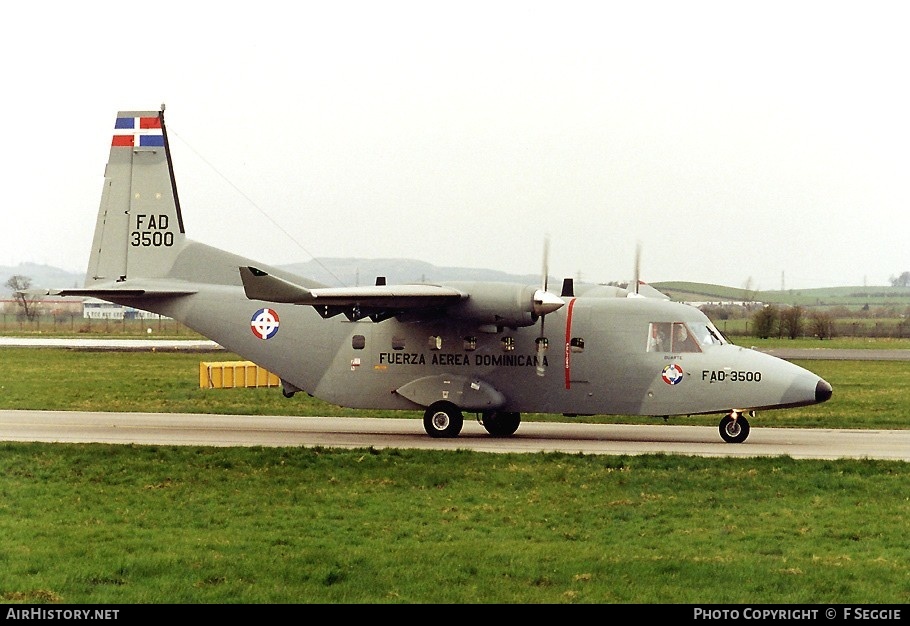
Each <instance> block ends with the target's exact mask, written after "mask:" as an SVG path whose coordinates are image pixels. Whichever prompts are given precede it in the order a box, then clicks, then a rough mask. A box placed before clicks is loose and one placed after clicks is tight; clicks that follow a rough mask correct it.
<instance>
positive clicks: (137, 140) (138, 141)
mask: <svg viewBox="0 0 910 626" xmlns="http://www.w3.org/2000/svg"><path fill="white" fill-rule="evenodd" d="M111 145H112V146H126V147H130V148H136V147H139V148H146V147H147V148H155V147H163V146H164V131H163V130H162V128H161V118H159V117H118V118H117V121H116V122H115V123H114V139H113V140H112V141H111Z"/></svg>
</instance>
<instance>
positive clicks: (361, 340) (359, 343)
mask: <svg viewBox="0 0 910 626" xmlns="http://www.w3.org/2000/svg"><path fill="white" fill-rule="evenodd" d="M366 345H367V338H366V337H364V336H363V335H354V336H353V337H351V347H352V348H354V349H355V350H363V349H364V348H365V347H366Z"/></svg>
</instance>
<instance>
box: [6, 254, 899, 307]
mask: <svg viewBox="0 0 910 626" xmlns="http://www.w3.org/2000/svg"><path fill="white" fill-rule="evenodd" d="M281 267H282V269H285V270H288V271H290V272H293V273H295V274H298V275H300V276H304V277H306V278H311V279H313V280H317V281H319V282H321V283H323V284H325V285H328V286H330V287H338V286H358V285H373V284H375V282H376V277H377V276H385V278H386V281H387V282H388V283H389V284H396V283H398V284H401V283H415V282H442V281H451V280H479V281H481V280H482V281H493V282H517V283H524V284H528V285H536V284H538V283H539V282H540V276H537V275H533V274H523V275H519V274H507V273H505V272H500V271H498V270H490V269H477V268H470V267H440V266H437V265H432V264H430V263H426V262H423V261H417V260H414V259H356V258H329V257H327V258H320V259H312V260H310V261H307V262H305V263H293V264H289V265H282V266H281ZM16 274H18V275H21V276H27V277H28V278H30V279H31V281H32V286H33V287H37V288H48V289H51V288H63V287H81V286H82V283H83V280H84V277H85V274H84V272H83V271H67V270H63V269H60V268H57V267H51V266H49V265H40V264H37V263H20V264H19V265H16V266H0V298H2V299H8V298H10V297H11V296H12V293H11V292H10V290H9V289H7V287H6V281H7V280H9V278H10V277H11V276H13V275H16ZM650 284H651V286H652V287H654V288H655V289H658V290H659V291H661V292H663V293H665V294H666V295H668V296H670V298H671V299H673V300H677V301H681V302H764V303H773V304H793V305H801V306H849V307H857V306H866V305H869V306H882V305H900V306H904V305H906V306H910V287H884V286H882V287H826V288H820V289H790V290H786V291H757V290H752V291H749V290H746V289H740V288H736V287H725V286H723V285H712V284H705V283H692V282H685V281H664V282H656V283H650ZM549 285H550V288H551V290H558V289H559V287H560V285H562V278H561V277H560V278H556V277H553V276H551V277H550V279H549Z"/></svg>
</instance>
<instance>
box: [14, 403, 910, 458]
mask: <svg viewBox="0 0 910 626" xmlns="http://www.w3.org/2000/svg"><path fill="white" fill-rule="evenodd" d="M0 440H3V441H40V442H63V443H107V444H140V445H181V446H190V445H192V446H265V447H276V446H291V447H296V446H306V447H315V446H322V447H340V448H369V447H372V448H377V449H378V448H413V449H422V450H430V449H433V450H459V449H462V450H476V451H479V452H491V453H505V452H513V453H535V452H566V453H572V454H574V453H582V454H612V455H638V454H656V453H666V454H683V455H692V456H706V457H756V456H789V457H792V458H795V459H841V458H852V459H863V458H868V459H885V460H901V461H910V430H831V429H795V428H761V427H760V426H756V425H755V424H753V427H752V433H751V434H750V435H749V438H748V439H747V440H746V442H745V443H742V444H729V443H724V442H723V441H722V440H721V439H720V435H719V434H718V431H717V428H714V427H709V426H677V425H672V424H655V425H653V426H650V425H649V426H635V425H624V424H570V423H542V422H528V423H523V424H522V425H521V426H520V427H519V429H518V432H517V433H516V434H515V436H513V437H509V438H495V437H491V436H490V435H488V434H487V432H486V431H485V430H484V429H483V427H482V426H481V425H480V424H477V423H476V422H473V421H466V422H465V425H464V430H463V431H462V434H461V436H459V437H457V438H455V439H433V438H431V437H430V436H428V435H427V434H426V432H425V431H424V429H423V422H422V420H420V419H394V418H353V417H267V416H246V415H205V414H176V413H175V414H171V413H87V412H77V411H0Z"/></svg>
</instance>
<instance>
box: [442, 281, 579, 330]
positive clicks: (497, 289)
mask: <svg viewBox="0 0 910 626" xmlns="http://www.w3.org/2000/svg"><path fill="white" fill-rule="evenodd" d="M446 286H447V287H454V288H456V289H458V290H460V291H462V292H464V293H467V294H470V295H469V297H467V298H465V299H464V300H462V301H461V302H459V303H457V304H455V305H452V306H450V307H449V308H448V314H449V315H450V316H451V317H454V318H456V319H461V320H469V321H473V322H477V323H478V324H492V325H496V326H508V327H510V328H516V327H519V326H532V325H533V324H535V323H536V322H537V320H539V319H540V316H541V315H546V314H547V313H551V312H552V311H555V310H556V309H558V308H559V307H561V306H563V304H565V303H564V302H563V300H562V299H561V298H559V297H557V296H555V295H553V294H551V293H549V292H546V291H543V290H541V289H538V288H536V287H534V286H532V285H521V284H516V283H486V282H484V283H446Z"/></svg>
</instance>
